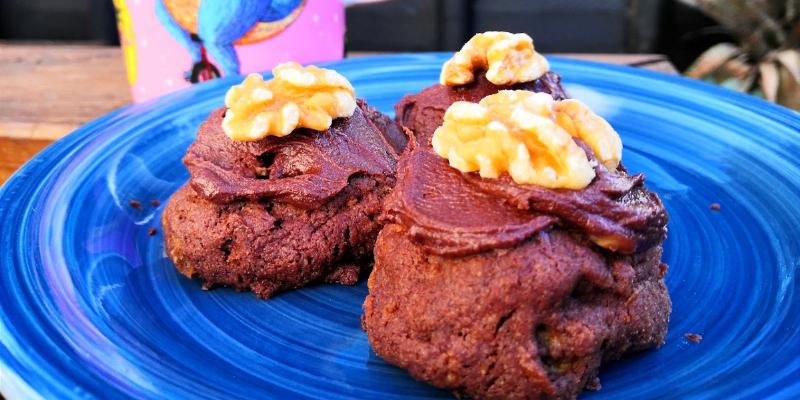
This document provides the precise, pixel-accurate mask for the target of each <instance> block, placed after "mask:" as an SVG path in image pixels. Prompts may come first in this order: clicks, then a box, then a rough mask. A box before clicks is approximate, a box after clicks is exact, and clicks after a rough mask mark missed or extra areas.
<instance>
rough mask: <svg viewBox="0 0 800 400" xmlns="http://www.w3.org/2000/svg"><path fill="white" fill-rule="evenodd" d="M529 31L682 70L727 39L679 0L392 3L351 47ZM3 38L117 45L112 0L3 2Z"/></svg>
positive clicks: (452, 45) (568, 48) (361, 16)
mask: <svg viewBox="0 0 800 400" xmlns="http://www.w3.org/2000/svg"><path fill="white" fill-rule="evenodd" d="M487 30H504V31H509V32H526V33H528V34H530V35H531V36H532V37H533V38H534V43H535V44H536V47H537V50H539V51H542V52H548V53H552V52H579V53H662V54H666V55H667V56H668V57H669V58H670V60H671V61H672V62H673V64H675V65H676V66H677V67H678V68H679V69H683V68H685V67H687V66H688V65H689V64H690V63H691V61H692V60H694V59H695V58H696V56H697V55H699V54H700V53H701V52H702V51H703V50H705V49H706V48H708V47H710V46H711V45H713V44H715V43H718V42H720V41H723V40H725V39H726V38H727V37H728V36H727V35H726V34H725V32H724V31H722V30H721V29H719V28H718V27H716V26H715V24H714V23H713V21H711V20H710V19H708V18H707V17H705V16H703V14H701V13H700V12H699V11H697V10H696V9H694V8H691V7H689V6H686V5H684V4H682V3H680V2H679V1H677V0H536V1H533V0H387V1H383V2H368V3H363V4H355V5H351V6H349V7H348V8H347V50H350V51H436V50H455V49H457V48H458V47H460V46H461V45H462V44H463V43H464V42H465V41H466V40H467V39H468V38H469V37H470V36H471V35H472V34H473V33H475V32H481V31H487ZM0 40H22V41H32V40H48V41H69V42H80V41H87V42H93V43H102V44H116V43H117V40H118V39H117V32H116V25H115V20H114V7H113V5H112V2H111V0H0Z"/></svg>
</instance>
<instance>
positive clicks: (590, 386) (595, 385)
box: [586, 376, 603, 392]
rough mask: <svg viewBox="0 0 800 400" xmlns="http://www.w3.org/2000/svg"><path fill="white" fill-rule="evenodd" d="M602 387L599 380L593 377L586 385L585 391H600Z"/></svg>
mask: <svg viewBox="0 0 800 400" xmlns="http://www.w3.org/2000/svg"><path fill="white" fill-rule="evenodd" d="M602 388H603V385H601V384H600V378H599V377H597V376H595V377H594V378H593V379H592V380H590V381H589V383H587V384H586V390H590V391H592V392H597V391H598V390H600V389H602Z"/></svg>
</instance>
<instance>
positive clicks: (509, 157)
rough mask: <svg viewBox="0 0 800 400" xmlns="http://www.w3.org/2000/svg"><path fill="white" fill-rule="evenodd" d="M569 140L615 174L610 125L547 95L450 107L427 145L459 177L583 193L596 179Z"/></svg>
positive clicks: (616, 149) (617, 152)
mask: <svg viewBox="0 0 800 400" xmlns="http://www.w3.org/2000/svg"><path fill="white" fill-rule="evenodd" d="M573 137H577V138H580V139H581V140H583V141H584V142H586V144H588V145H589V146H590V147H591V148H592V150H593V151H594V152H595V154H596V157H597V159H598V160H599V161H600V162H601V163H603V165H604V166H605V167H607V168H609V169H611V170H616V168H617V166H618V165H619V160H620V158H621V156H622V142H621V141H620V139H619V135H617V132H616V131H614V129H613V128H612V127H611V125H609V124H608V122H606V121H605V120H604V119H602V118H601V117H599V116H597V115H596V114H594V113H593V112H592V111H591V110H590V109H589V108H588V107H587V106H586V105H584V104H583V103H581V102H579V101H577V100H563V101H555V100H553V98H552V96H550V95H549V94H547V93H534V92H530V91H525V90H503V91H500V92H498V93H497V94H493V95H491V96H487V97H484V98H483V99H482V100H481V101H480V102H479V103H470V102H466V101H458V102H455V103H453V104H452V105H451V106H450V107H449V108H448V109H447V112H446V113H445V116H444V123H443V124H442V126H440V127H439V128H437V129H436V131H435V132H434V134H433V139H432V144H433V149H434V151H435V152H436V153H437V154H439V155H440V156H442V157H444V158H446V159H447V160H448V161H449V163H450V165H451V166H452V167H454V168H456V169H458V170H459V171H461V172H474V171H478V172H479V174H480V176H481V177H484V178H497V177H499V176H500V174H501V173H504V172H507V173H508V174H509V175H510V176H511V179H513V180H514V181H515V182H517V183H519V184H533V185H540V186H544V187H548V188H553V189H557V188H560V189H582V188H584V187H586V186H587V185H589V183H591V181H592V179H594V177H595V173H594V168H593V166H592V164H591V163H590V162H589V159H588V157H587V155H586V152H584V151H583V149H581V147H580V146H578V144H577V143H576V142H575V141H574V140H573Z"/></svg>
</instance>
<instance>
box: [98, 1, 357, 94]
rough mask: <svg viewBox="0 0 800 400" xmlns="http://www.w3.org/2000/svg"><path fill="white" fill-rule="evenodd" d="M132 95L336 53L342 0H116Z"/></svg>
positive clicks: (161, 91)
mask: <svg viewBox="0 0 800 400" xmlns="http://www.w3.org/2000/svg"><path fill="white" fill-rule="evenodd" d="M114 5H115V7H116V9H117V22H118V26H119V32H120V41H121V42H122V46H123V52H124V55H125V64H126V67H127V70H128V81H129V82H130V84H131V91H132V93H133V98H134V100H135V101H142V100H146V99H150V98H153V97H156V96H160V95H162V94H165V93H168V92H171V91H174V90H177V89H180V88H184V87H187V86H189V85H191V84H193V83H198V82H203V81H206V80H209V79H214V78H216V77H219V76H232V75H238V74H247V73H250V72H257V71H269V70H270V69H271V68H272V67H273V66H275V65H276V64H278V63H280V62H283V61H289V60H292V61H297V62H300V63H311V62H321V61H333V60H338V59H341V58H342V55H343V52H344V5H343V3H342V1H341V0H114Z"/></svg>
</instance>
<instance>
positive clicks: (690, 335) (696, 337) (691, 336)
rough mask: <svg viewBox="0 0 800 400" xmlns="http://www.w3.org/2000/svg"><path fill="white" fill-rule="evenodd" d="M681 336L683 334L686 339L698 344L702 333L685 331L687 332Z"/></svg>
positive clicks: (701, 338)
mask: <svg viewBox="0 0 800 400" xmlns="http://www.w3.org/2000/svg"><path fill="white" fill-rule="evenodd" d="M683 336H685V337H686V339H688V340H689V341H690V342H692V343H694V344H698V343H700V341H701V340H703V336H702V335H698V334H696V333H687V334H685V335H683Z"/></svg>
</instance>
